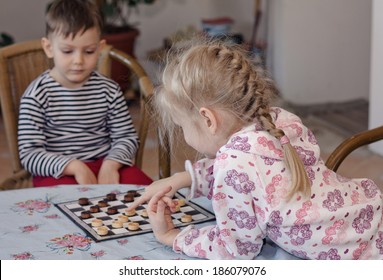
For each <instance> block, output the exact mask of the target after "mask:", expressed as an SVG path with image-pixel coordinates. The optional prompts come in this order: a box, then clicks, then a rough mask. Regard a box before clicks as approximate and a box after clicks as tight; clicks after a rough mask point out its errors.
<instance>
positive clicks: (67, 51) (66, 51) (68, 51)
mask: <svg viewBox="0 0 383 280" xmlns="http://www.w3.org/2000/svg"><path fill="white" fill-rule="evenodd" d="M61 52H62V53H65V54H68V53H71V52H72V50H61Z"/></svg>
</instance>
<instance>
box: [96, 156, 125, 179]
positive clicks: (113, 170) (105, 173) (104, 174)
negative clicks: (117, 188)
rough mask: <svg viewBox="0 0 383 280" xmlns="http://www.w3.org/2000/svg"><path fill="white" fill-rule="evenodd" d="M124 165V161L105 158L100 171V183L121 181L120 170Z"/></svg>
mask: <svg viewBox="0 0 383 280" xmlns="http://www.w3.org/2000/svg"><path fill="white" fill-rule="evenodd" d="M121 167H122V163H119V162H117V161H114V160H108V159H107V160H104V161H103V163H102V165H101V168H100V171H99V172H98V178H97V179H98V183H99V184H118V183H120V173H119V172H118V170H119V169H120V168H121Z"/></svg>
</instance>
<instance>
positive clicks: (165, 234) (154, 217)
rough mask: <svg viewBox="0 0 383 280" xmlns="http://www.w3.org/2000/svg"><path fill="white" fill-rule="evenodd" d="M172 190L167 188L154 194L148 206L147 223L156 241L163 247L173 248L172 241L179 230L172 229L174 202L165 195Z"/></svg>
mask: <svg viewBox="0 0 383 280" xmlns="http://www.w3.org/2000/svg"><path fill="white" fill-rule="evenodd" d="M171 191H172V188H171V187H167V188H165V189H163V190H161V191H159V192H158V193H157V194H155V195H154V196H153V197H152V199H151V200H150V201H149V204H148V208H147V211H148V215H149V221H150V224H151V225H152V229H153V233H154V235H155V236H156V238H157V240H158V241H159V242H161V243H163V244H165V245H168V246H173V241H174V239H175V238H176V236H177V234H178V233H179V232H180V230H179V229H176V228H175V227H174V224H173V221H172V217H171V210H170V209H171V208H175V205H174V202H173V201H172V199H171V198H169V197H167V196H166V194H168V193H169V192H170V193H171Z"/></svg>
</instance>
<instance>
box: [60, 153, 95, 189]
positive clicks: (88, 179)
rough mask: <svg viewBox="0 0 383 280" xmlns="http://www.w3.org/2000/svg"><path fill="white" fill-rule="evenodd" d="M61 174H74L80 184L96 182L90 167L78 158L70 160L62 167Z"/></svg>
mask: <svg viewBox="0 0 383 280" xmlns="http://www.w3.org/2000/svg"><path fill="white" fill-rule="evenodd" d="M63 175H69V176H74V178H75V179H76V181H77V183H78V184H80V185H90V184H97V178H96V176H95V175H94V173H93V172H92V170H90V168H89V167H88V166H87V165H86V164H85V163H83V162H82V161H80V160H77V159H75V160H72V161H71V162H69V163H68V164H67V166H66V167H65V168H64V171H63Z"/></svg>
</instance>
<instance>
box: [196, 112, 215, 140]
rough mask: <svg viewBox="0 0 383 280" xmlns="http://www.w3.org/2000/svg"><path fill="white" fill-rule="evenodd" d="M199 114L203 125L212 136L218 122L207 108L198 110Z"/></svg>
mask: <svg viewBox="0 0 383 280" xmlns="http://www.w3.org/2000/svg"><path fill="white" fill-rule="evenodd" d="M199 114H200V115H201V117H202V119H203V124H204V125H205V126H206V128H207V129H208V130H209V131H210V132H211V133H212V134H213V135H214V134H215V133H216V132H217V128H218V120H217V117H216V115H215V114H214V112H213V111H211V110H210V109H208V108H205V107H201V108H200V109H199Z"/></svg>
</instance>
